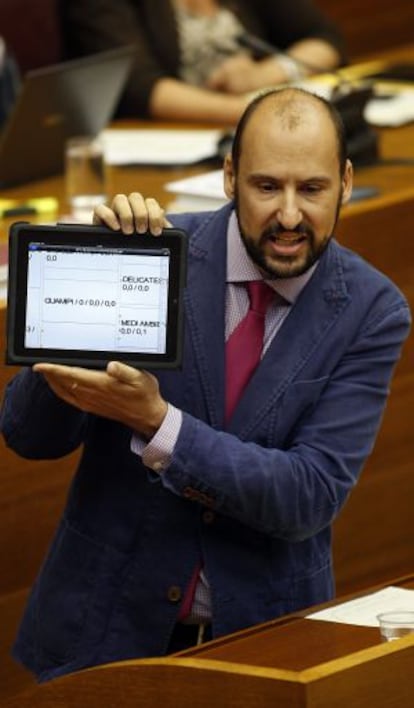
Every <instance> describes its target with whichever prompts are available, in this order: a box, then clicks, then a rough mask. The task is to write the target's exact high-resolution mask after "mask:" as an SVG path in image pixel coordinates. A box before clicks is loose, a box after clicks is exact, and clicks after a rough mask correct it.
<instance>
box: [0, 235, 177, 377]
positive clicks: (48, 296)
mask: <svg viewBox="0 0 414 708" xmlns="http://www.w3.org/2000/svg"><path fill="white" fill-rule="evenodd" d="M45 228H47V227H33V226H32V227H29V226H26V227H22V226H21V225H20V228H18V232H19V233H18V236H15V237H13V234H11V236H10V239H11V249H10V260H11V263H10V266H9V268H10V283H9V308H10V313H11V316H12V320H11V321H9V326H8V335H9V337H8V360H9V363H17V362H18V361H20V363H33V362H35V361H61V362H63V361H67V362H69V363H74V364H75V363H76V364H77V365H83V366H96V367H101V366H105V365H106V363H107V362H108V361H109V360H111V359H117V360H120V361H127V362H131V363H134V364H136V365H138V366H146V367H148V366H166V365H170V366H176V365H178V363H179V359H180V353H181V324H182V323H181V295H182V287H183V284H184V283H183V269H184V265H185V264H184V260H183V259H184V256H185V242H186V239H185V234H183V232H180V231H178V230H175V229H168V230H165V231H164V232H163V235H162V236H161V237H153V236H150V235H144V236H139V235H136V236H132V237H128V236H125V235H119V234H115V233H114V232H108V231H107V230H106V229H104V230H102V229H98V228H97V227H71V228H70V229H69V228H67V227H66V228H65V227H63V231H62V228H61V227H56V229H55V230H53V229H51V228H50V227H49V228H48V229H47V231H45ZM39 229H40V231H39ZM59 229H60V230H59Z"/></svg>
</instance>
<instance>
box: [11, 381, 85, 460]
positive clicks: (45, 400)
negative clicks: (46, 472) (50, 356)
mask: <svg viewBox="0 0 414 708" xmlns="http://www.w3.org/2000/svg"><path fill="white" fill-rule="evenodd" d="M87 420H88V416H87V414H86V413H82V412H81V411H79V410H78V409H76V408H74V407H73V406H71V405H69V404H68V403H65V402H64V401H62V400H61V399H60V398H58V397H57V396H56V395H55V394H54V393H53V391H52V390H51V388H50V387H49V385H48V384H47V383H46V380H45V379H44V377H43V376H42V375H41V374H37V373H34V372H33V371H32V370H31V369H30V368H24V369H22V370H21V371H20V372H19V373H18V374H17V376H15V377H14V379H12V381H11V382H10V383H9V384H8V385H7V387H6V391H5V395H4V399H3V405H2V409H1V413H0V430H1V432H2V433H3V436H4V439H5V442H6V444H7V445H8V446H9V447H11V448H12V449H13V450H14V451H15V452H16V453H17V454H18V455H21V456H22V457H26V458H28V459H35V460H36V459H38V460H39V459H56V458H59V457H63V456H64V455H67V454H69V453H70V452H73V451H74V450H76V449H77V448H78V447H79V445H80V444H81V443H82V441H83V436H84V432H85V430H86V427H87Z"/></svg>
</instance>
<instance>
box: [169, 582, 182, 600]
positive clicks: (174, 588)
mask: <svg viewBox="0 0 414 708" xmlns="http://www.w3.org/2000/svg"><path fill="white" fill-rule="evenodd" d="M167 597H168V599H169V601H170V602H174V603H177V602H180V600H181V597H182V592H181V588H180V587H178V585H171V587H169V588H168V592H167Z"/></svg>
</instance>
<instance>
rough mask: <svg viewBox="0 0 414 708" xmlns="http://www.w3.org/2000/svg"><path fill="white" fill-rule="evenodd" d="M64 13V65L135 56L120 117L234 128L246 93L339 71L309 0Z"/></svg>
mask: <svg viewBox="0 0 414 708" xmlns="http://www.w3.org/2000/svg"><path fill="white" fill-rule="evenodd" d="M61 12H62V27H63V32H64V35H65V42H66V48H67V53H68V55H69V56H79V55H85V54H92V53H94V52H99V51H103V50H106V49H109V48H112V47H115V46H119V45H128V44H133V45H135V46H136V59H135V63H134V67H133V69H132V72H131V75H130V80H129V83H128V85H127V88H126V91H125V93H124V96H123V99H122V101H121V104H120V106H119V113H118V115H119V116H133V117H137V118H138V117H139V118H148V117H152V118H159V119H166V120H171V119H176V120H193V121H197V120H198V121H203V120H206V121H213V122H214V121H216V122H226V123H234V122H236V121H237V120H238V118H239V117H240V114H241V113H242V111H243V110H244V108H245V106H246V104H247V102H248V100H249V99H250V97H251V93H252V92H254V91H257V90H259V89H262V88H265V87H268V86H273V85H277V84H284V83H290V82H292V81H296V80H299V79H301V78H304V77H305V76H307V75H309V74H312V73H318V72H320V71H325V70H326V71H329V70H332V69H335V68H336V67H338V66H339V65H340V64H341V63H343V62H344V50H343V43H342V39H341V35H340V33H339V31H338V29H337V28H336V27H335V26H334V25H333V24H332V22H330V21H329V20H328V19H327V18H326V17H325V16H324V15H323V14H322V12H321V11H320V10H319V9H318V8H317V7H316V6H315V3H313V2H312V0H290V2H282V1H279V2H278V1H276V2H269V1H268V0H256V2H254V3H252V2H249V1H248V0H234V1H232V0H117V1H116V2H114V1H113V0H70V1H69V0H62V2H61ZM240 38H241V39H240ZM246 38H247V45H248V46H246ZM250 40H253V41H254V40H259V41H263V42H265V45H267V46H268V47H269V48H270V52H271V50H272V48H274V52H272V53H269V52H268V51H267V50H266V46H265V48H264V49H263V47H255V46H251V44H252V42H251V41H250Z"/></svg>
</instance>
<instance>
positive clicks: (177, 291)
mask: <svg viewBox="0 0 414 708" xmlns="http://www.w3.org/2000/svg"><path fill="white" fill-rule="evenodd" d="M30 243H39V244H41V245H45V246H47V247H48V246H55V247H64V248H72V247H73V248H76V249H80V250H82V249H83V248H87V247H92V248H97V247H98V248H102V249H105V248H108V249H111V250H113V249H115V250H116V251H117V250H120V251H121V252H122V251H125V249H127V250H128V251H130V250H131V249H132V250H137V251H138V252H142V251H144V252H145V251H151V252H154V251H160V253H162V252H165V250H166V249H167V251H168V253H169V256H170V269H169V280H168V306H167V333H166V352H165V353H161V354H160V353H148V352H134V351H128V352H125V351H122V352H120V351H116V350H115V351H111V350H105V351H100V350H83V349H73V350H68V349H52V348H36V349H35V348H29V347H26V346H25V328H26V312H27V283H28V261H29V258H28V254H29V244H30ZM186 262H187V234H186V233H185V232H184V231H183V230H181V229H176V228H168V229H164V230H163V232H162V234H161V235H160V236H153V235H151V234H149V233H146V234H138V233H134V234H133V235H125V234H122V233H120V232H116V231H112V230H110V229H107V228H106V227H100V226H90V225H83V224H76V225H74V224H56V225H53V226H43V225H34V224H30V223H26V222H19V223H15V224H13V225H12V226H11V228H10V232H9V276H8V294H7V345H6V357H5V361H6V364H12V365H16V364H18V365H28V366H29V365H33V364H35V363H36V362H50V363H60V364H67V365H73V366H82V367H86V368H95V369H102V368H105V367H106V366H107V364H108V362H109V361H114V360H116V361H122V362H124V363H126V364H129V365H130V366H134V367H136V368H145V369H159V368H176V367H178V366H179V365H180V363H181V359H182V340H183V290H184V287H185V274H186Z"/></svg>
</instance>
